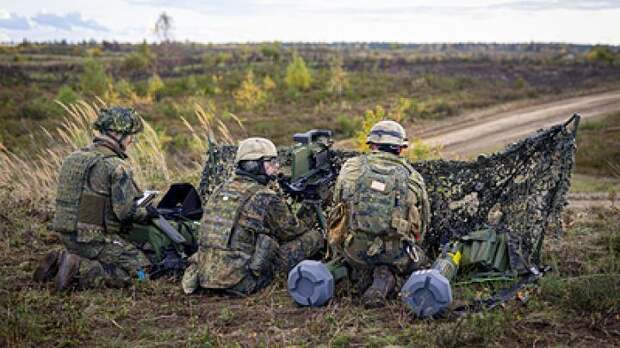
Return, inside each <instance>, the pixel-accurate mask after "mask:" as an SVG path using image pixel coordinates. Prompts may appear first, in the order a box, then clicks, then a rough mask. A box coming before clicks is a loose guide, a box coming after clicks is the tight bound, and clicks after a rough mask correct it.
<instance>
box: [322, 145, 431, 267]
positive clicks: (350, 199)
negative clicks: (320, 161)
mask: <svg viewBox="0 0 620 348" xmlns="http://www.w3.org/2000/svg"><path fill="white" fill-rule="evenodd" d="M370 166H372V167H373V168H378V170H379V171H382V172H383V173H385V174H378V175H379V176H378V177H379V178H381V177H382V175H383V177H385V178H387V179H388V180H379V181H377V182H375V181H372V183H371V184H370V185H369V188H372V189H374V190H378V191H377V192H380V194H379V193H376V192H375V194H373V193H372V192H374V190H372V189H370V190H368V192H367V193H366V194H365V197H361V198H356V197H358V196H359V195H360V187H361V186H360V183H361V182H363V181H364V180H367V179H366V178H365V177H368V176H369V175H370V174H369V171H368V169H367V168H369V167H370ZM389 176H401V177H402V179H398V178H396V180H391V181H390V180H389V179H390V178H389ZM384 182H386V183H384ZM399 183H400V184H399ZM375 184H376V187H374V186H373V185H375ZM399 185H401V186H400V191H402V193H401V192H396V194H395V195H393V196H390V194H391V192H392V191H398V190H399V188H398V187H399ZM371 191H372V192H371ZM384 191H385V192H384ZM362 195H364V194H363V193H362ZM379 196H381V197H379ZM383 197H385V198H383ZM333 199H334V204H335V205H338V204H339V203H341V202H342V203H344V204H345V206H346V207H347V211H348V214H349V216H348V225H347V229H348V231H347V232H346V233H347V234H348V235H347V236H344V237H345V238H346V239H347V241H346V242H345V245H344V247H345V248H346V247H347V243H349V242H351V239H352V238H353V237H356V239H357V240H358V242H359V241H360V240H364V242H363V243H362V244H363V245H366V247H365V248H368V249H372V248H376V249H378V250H379V249H381V248H383V249H386V246H384V245H383V244H384V242H385V243H388V242H392V241H393V242H394V243H396V245H402V244H401V241H403V240H407V241H410V242H416V243H420V242H422V240H423V238H424V235H425V233H426V230H427V228H428V225H429V222H430V206H429V202H428V196H427V192H426V187H425V185H424V180H423V179H422V176H421V175H420V174H419V173H418V172H417V171H415V170H414V169H413V168H412V167H411V166H410V165H409V163H408V162H407V161H406V160H405V159H404V158H402V157H399V156H397V155H394V154H391V153H387V152H381V151H373V152H371V153H369V154H363V155H360V156H357V157H354V158H351V159H349V160H348V161H347V162H346V163H345V164H344V165H343V167H342V169H341V170H340V174H339V176H338V179H337V181H336V186H335V189H334V198H333ZM356 199H358V200H360V199H361V200H363V201H367V202H370V204H367V207H366V209H374V211H373V212H371V214H369V216H370V218H371V219H372V216H375V217H376V218H377V219H379V218H380V219H382V220H384V221H385V222H384V223H375V222H374V221H365V222H363V223H362V224H355V223H354V222H353V220H355V219H356V218H357V219H360V216H361V215H363V214H365V212H364V211H363V209H364V207H361V205H363V204H364V202H358V203H355V202H354V201H355V200H356ZM381 199H385V202H384V203H382V204H383V205H385V206H386V207H385V208H384V207H383V206H382V205H381V202H380V200H381ZM377 202H379V204H376V203H377ZM353 204H355V205H356V206H352V205H353ZM377 207H379V209H377ZM381 209H383V210H386V212H385V213H384V212H383V211H382V210H381ZM390 210H392V211H393V212H392V213H391V215H392V216H382V215H380V214H384V215H390V213H389V212H388V211H390ZM378 212H379V213H380V214H378ZM351 214H357V216H351ZM373 214H374V215H373ZM371 219H368V218H367V219H366V220H371ZM364 224H365V226H366V227H367V228H365V229H362V228H359V226H361V225H364ZM381 227H384V228H381ZM394 239H397V240H395V241H394ZM390 240H391V241H390ZM399 240H400V241H399ZM343 241H344V240H343ZM377 243H379V244H381V245H373V244H377ZM356 244H360V243H356ZM334 247H335V248H336V249H340V248H339V247H342V246H334ZM358 247H360V245H358ZM378 250H377V251H374V252H373V251H370V250H369V253H368V254H369V255H371V254H373V253H377V252H378Z"/></svg>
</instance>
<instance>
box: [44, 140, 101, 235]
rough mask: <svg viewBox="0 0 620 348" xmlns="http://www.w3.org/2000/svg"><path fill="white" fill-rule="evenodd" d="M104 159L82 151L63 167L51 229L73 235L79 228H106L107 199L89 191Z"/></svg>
mask: <svg viewBox="0 0 620 348" xmlns="http://www.w3.org/2000/svg"><path fill="white" fill-rule="evenodd" d="M103 158H105V156H104V155H103V154H101V153H99V152H96V151H86V150H79V151H76V152H73V153H72V154H70V155H69V156H68V157H67V158H66V159H65V160H64V161H63V164H62V167H61V169H60V174H59V177H58V191H57V194H56V212H55V214H54V219H53V221H52V228H53V229H54V230H55V231H58V232H60V233H73V232H75V231H77V230H78V227H84V228H94V229H101V230H103V229H104V228H105V205H106V203H107V200H108V197H107V196H106V195H104V194H103V193H100V192H95V191H93V190H92V189H91V188H90V184H89V182H88V181H89V180H88V178H89V175H90V171H91V169H92V168H93V167H94V166H95V165H96V164H97V162H99V161H100V160H102V159H103Z"/></svg>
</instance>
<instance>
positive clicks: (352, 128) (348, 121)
mask: <svg viewBox="0 0 620 348" xmlns="http://www.w3.org/2000/svg"><path fill="white" fill-rule="evenodd" d="M336 123H337V124H338V131H339V133H340V134H342V136H343V137H345V138H350V137H352V136H354V135H355V132H356V131H357V130H358V129H360V127H361V126H362V122H361V121H360V120H359V119H358V118H355V117H352V116H347V115H338V117H336Z"/></svg>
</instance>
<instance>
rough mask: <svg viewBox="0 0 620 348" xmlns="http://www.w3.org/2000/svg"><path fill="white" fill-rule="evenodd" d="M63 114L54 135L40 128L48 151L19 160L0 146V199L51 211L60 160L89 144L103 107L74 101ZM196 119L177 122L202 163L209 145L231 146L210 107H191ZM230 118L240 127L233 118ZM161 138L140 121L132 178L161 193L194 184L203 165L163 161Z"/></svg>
mask: <svg viewBox="0 0 620 348" xmlns="http://www.w3.org/2000/svg"><path fill="white" fill-rule="evenodd" d="M59 104H60V105H61V106H62V107H63V109H64V110H65V112H66V116H65V119H64V120H63V122H62V124H61V126H60V127H59V128H58V129H57V130H54V131H49V130H45V129H44V133H45V134H46V136H47V137H48V138H49V140H50V141H49V142H50V143H52V144H55V145H54V146H53V147H50V148H46V149H42V150H41V151H40V152H39V153H33V154H30V155H27V156H18V155H16V154H14V153H12V152H11V151H9V150H8V149H6V148H5V147H4V146H2V145H1V144H0V194H1V195H2V196H3V197H2V198H3V199H5V198H9V199H11V200H12V201H16V202H20V203H26V204H32V205H33V206H34V205H41V204H46V205H48V206H51V204H52V203H53V198H54V195H55V190H56V186H57V181H58V172H59V169H60V166H61V165H62V160H63V159H64V158H65V157H66V156H67V155H68V154H69V153H71V152H72V151H75V150H76V149H78V148H81V147H84V146H87V145H88V144H90V143H91V141H92V139H93V137H94V136H95V132H94V131H93V130H92V127H91V125H92V123H93V122H94V121H95V119H96V118H97V110H98V109H99V108H101V107H105V106H106V105H105V102H103V101H102V100H101V99H97V100H96V101H94V102H93V103H87V102H84V101H79V102H77V103H75V104H70V105H64V104H62V103H59ZM195 113H196V117H197V120H198V124H197V125H196V126H192V125H191V124H190V123H189V122H187V120H185V119H184V118H183V119H182V120H183V122H184V123H185V125H186V126H187V128H188V130H189V131H190V133H191V136H192V141H191V142H190V148H189V149H188V151H192V152H196V153H197V154H198V155H197V156H196V157H197V158H203V155H204V153H205V152H206V151H207V149H208V146H209V141H208V139H209V138H210V139H211V141H217V139H221V141H223V142H226V143H234V142H235V139H234V137H233V136H232V135H231V133H230V131H229V129H228V127H227V126H226V124H225V123H224V122H223V121H222V120H221V119H220V118H218V117H217V116H216V113H215V109H214V108H207V110H205V109H203V108H202V107H201V106H200V105H196V106H195ZM231 117H232V119H233V120H234V121H235V122H237V124H239V126H240V127H241V128H243V124H242V123H241V121H240V120H239V119H238V118H237V117H236V116H234V115H231ZM162 138H163V134H160V133H158V132H157V131H156V130H155V129H154V128H153V127H152V126H151V125H150V124H149V123H148V122H146V121H145V122H144V132H142V133H141V134H139V135H138V136H137V138H136V139H135V141H134V143H133V145H132V146H131V147H130V149H129V151H128V155H129V160H130V163H131V167H132V169H133V173H134V178H135V180H136V181H137V182H138V184H139V185H140V186H141V187H143V188H145V187H146V185H147V184H148V185H149V186H148V187H149V188H155V189H159V190H163V189H165V188H166V187H167V186H168V185H169V184H170V183H171V181H172V180H179V179H184V180H187V179H188V178H191V179H197V178H198V176H199V174H200V169H201V168H202V165H203V163H202V162H201V161H197V162H195V163H193V164H192V165H191V166H189V167H187V166H182V165H174V166H171V165H170V164H169V161H168V158H167V157H168V156H167V154H166V150H165V148H164V146H163V141H162Z"/></svg>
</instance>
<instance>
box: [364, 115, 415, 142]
mask: <svg viewBox="0 0 620 348" xmlns="http://www.w3.org/2000/svg"><path fill="white" fill-rule="evenodd" d="M408 140H409V139H407V133H406V132H405V128H403V126H401V125H400V124H399V123H398V122H394V121H380V122H377V123H375V125H374V126H372V128H371V129H370V133H368V137H367V138H366V143H367V144H370V143H372V144H380V145H396V146H403V147H407V146H409V141H408Z"/></svg>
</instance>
